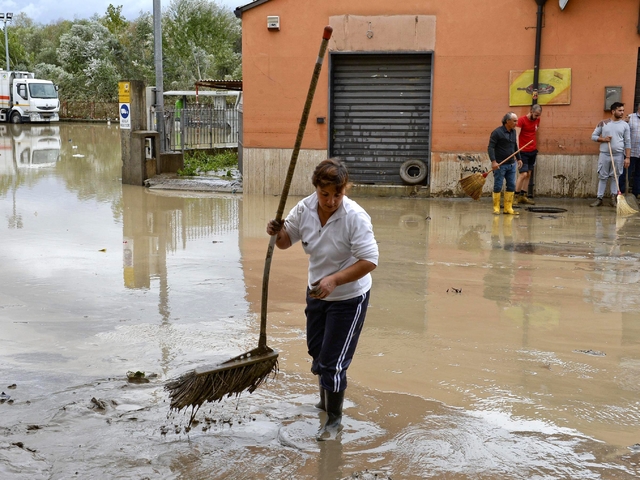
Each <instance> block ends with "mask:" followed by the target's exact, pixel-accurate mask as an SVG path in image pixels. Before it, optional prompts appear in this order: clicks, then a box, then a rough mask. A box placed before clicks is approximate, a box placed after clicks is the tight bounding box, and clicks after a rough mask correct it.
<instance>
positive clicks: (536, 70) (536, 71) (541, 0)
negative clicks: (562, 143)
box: [531, 0, 547, 105]
mask: <svg viewBox="0 0 640 480" xmlns="http://www.w3.org/2000/svg"><path fill="white" fill-rule="evenodd" d="M536 3H537V4H538V18H537V21H536V51H535V56H534V59H533V94H532V95H531V104H532V105H535V104H536V103H538V83H539V79H540V44H541V43H542V19H543V16H544V4H545V3H547V0H536Z"/></svg>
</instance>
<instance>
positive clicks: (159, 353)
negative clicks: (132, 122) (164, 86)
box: [0, 124, 640, 480]
mask: <svg viewBox="0 0 640 480" xmlns="http://www.w3.org/2000/svg"><path fill="white" fill-rule="evenodd" d="M59 127H60V155H59V159H58V160H57V162H55V164H54V165H49V166H47V167H41V168H31V167H29V168H26V167H25V168H18V166H17V161H16V159H15V158H12V159H11V162H9V163H7V164H4V163H3V164H2V168H3V173H2V175H0V187H1V188H2V190H0V198H2V200H3V201H2V202H0V218H2V219H3V222H1V223H0V229H1V230H2V235H0V264H1V265H2V275H1V276H0V331H1V332H2V334H1V335H0V346H1V347H2V348H0V377H2V378H5V379H7V385H9V384H11V383H16V384H17V388H15V389H13V390H11V391H10V392H9V393H10V394H11V395H12V398H15V400H16V402H15V404H13V405H8V404H6V403H5V404H0V430H1V431H2V432H4V434H5V436H6V438H7V442H5V446H0V455H2V454H4V453H5V452H6V451H9V450H11V451H12V452H13V454H15V455H16V456H14V457H10V458H18V457H17V454H18V453H20V454H21V455H24V456H22V457H19V459H18V460H15V461H14V460H11V459H10V460H9V461H8V463H9V464H10V465H11V466H16V468H18V467H25V466H26V467H29V466H31V467H34V468H35V466H36V465H35V462H34V460H33V457H32V456H31V455H30V454H29V453H28V450H26V448H32V449H34V450H37V451H38V452H39V457H38V458H39V459H40V460H41V462H39V463H42V464H43V466H42V471H43V472H46V474H48V475H51V472H55V473H54V475H57V476H62V477H68V476H73V475H74V474H75V472H77V471H78V468H79V467H78V465H81V466H82V468H83V469H84V470H82V473H79V474H78V475H83V476H84V477H86V478H90V477H96V478H97V477H99V476H100V474H101V473H102V474H103V476H104V472H105V471H108V472H109V475H111V476H119V477H122V478H143V477H146V476H153V475H156V476H160V477H163V478H173V477H175V476H180V475H181V474H182V475H183V476H185V477H189V478H195V477H202V478H219V477H221V476H226V477H228V478H257V477H260V476H261V475H262V476H265V475H267V476H269V478H321V479H323V480H324V479H330V480H333V479H335V478H344V477H347V476H349V475H352V474H354V472H356V471H360V472H362V471H364V470H365V469H366V468H374V467H375V468H376V470H379V471H382V472H388V473H389V476H391V477H392V478H396V477H398V478H426V477H428V476H434V475H435V476H439V477H443V478H444V477H446V478H468V477H469V476H474V475H475V476H476V477H477V476H482V477H483V478H523V477H527V478H533V477H540V478H542V477H545V478H551V477H553V478H560V477H563V475H564V476H565V477H566V476H570V477H571V478H599V477H600V476H602V475H604V474H605V473H610V472H613V474H615V475H617V477H619V478H625V479H626V478H634V477H636V478H637V473H638V472H637V470H638V467H637V465H638V464H640V461H639V459H638V454H632V455H630V454H629V449H628V447H629V446H631V445H633V444H635V443H637V442H638V438H637V425H638V422H640V406H639V405H638V403H637V396H638V393H639V392H640V387H638V382H637V376H638V374H640V358H639V356H638V349H637V347H638V345H639V344H640V304H638V303H637V301H636V298H637V295H636V292H635V290H637V283H638V281H639V280H638V279H637V276H636V275H637V271H638V265H639V263H638V259H639V258H640V218H634V217H631V218H629V219H626V220H625V221H624V222H621V221H618V219H617V218H616V215H615V210H606V209H603V210H601V211H598V212H594V209H590V208H589V207H588V206H586V204H585V205H584V206H583V205H582V204H583V203H584V202H580V201H576V202H571V201H568V200H558V201H556V200H553V204H554V205H557V206H565V207H567V208H568V209H569V212H567V214H565V215H558V216H555V217H549V216H547V217H544V216H542V215H535V214H529V213H527V212H523V215H521V217H520V218H511V217H507V216H504V215H500V216H494V215H492V214H491V207H490V205H489V204H488V203H487V202H486V201H484V200H481V201H480V202H471V201H468V200H452V199H428V200H424V199H389V198H358V199H357V200H358V202H359V203H360V204H361V205H363V207H364V208H365V209H366V210H367V211H368V212H369V213H370V215H371V216H372V219H373V225H374V229H375V232H376V238H377V240H378V242H379V247H380V252H381V264H380V266H379V267H378V268H377V269H376V271H375V272H374V292H373V294H372V303H371V305H370V309H369V313H368V316H367V322H366V325H365V329H364V331H363V335H362V337H361V341H360V345H359V352H358V354H357V355H356V358H355V360H354V363H353V365H352V367H350V368H351V369H352V378H353V385H352V386H350V391H349V392H348V403H347V404H346V405H345V430H344V431H343V437H342V438H343V441H342V443H339V444H325V445H318V444H317V443H316V442H315V440H314V439H313V433H315V431H316V430H317V428H318V425H319V420H318V412H317V410H316V409H314V408H313V403H314V402H315V397H316V395H317V391H316V387H315V384H314V381H313V378H312V375H311V374H310V372H309V366H308V363H307V362H306V359H307V358H308V356H307V352H306V345H305V341H304V315H303V310H304V286H305V283H306V277H307V263H306V262H307V257H306V256H305V255H304V253H303V252H302V250H301V249H300V248H293V249H291V250H289V251H287V252H279V251H276V252H275V254H274V259H273V263H272V270H271V284H270V286H271V288H270V291H269V309H268V310H269V319H268V335H269V339H270V341H269V343H270V344H271V345H273V346H274V348H277V349H278V350H279V351H280V352H281V356H280V360H281V371H280V374H279V376H278V377H277V379H276V381H274V382H272V383H269V384H267V385H265V386H264V388H263V387H261V388H260V389H258V390H257V391H256V392H254V394H252V395H250V396H249V395H246V396H242V397H240V399H236V398H232V399H226V400H225V402H222V403H220V404H214V405H212V406H210V408H207V409H204V408H203V409H202V412H201V414H202V417H201V420H202V421H201V423H200V426H199V428H198V429H197V430H196V429H194V430H192V432H191V433H190V434H189V436H187V435H185V434H184V433H179V428H174V425H173V421H174V420H173V419H172V420H170V421H169V420H167V418H166V414H167V404H166V395H165V392H164V391H163V389H162V385H163V381H164V380H165V379H166V378H167V377H168V376H173V375H175V374H177V373H180V372H182V371H184V370H187V369H190V368H192V367H193V366H195V365H201V364H206V363H209V361H211V360H213V359H214V355H221V356H223V358H224V359H227V358H230V357H231V356H232V355H235V354H237V353H240V352H242V351H246V350H248V349H249V348H251V347H253V346H254V344H255V342H256V341H257V322H256V321H255V320H256V319H255V314H257V312H258V311H259V309H260V286H261V279H262V272H263V266H264V257H265V252H266V248H267V243H268V239H267V237H266V235H265V232H264V226H265V224H266V221H267V220H268V219H269V218H271V217H272V216H273V214H274V212H275V211H276V209H277V203H278V198H277V197H262V196H249V195H245V196H243V197H240V196H233V195H228V196H224V195H215V194H211V195H208V194H201V195H200V194H192V193H182V194H180V193H178V194H176V193H174V194H168V193H162V192H154V191H149V190H147V189H145V188H142V187H134V186H125V187H123V186H122V185H121V182H120V174H121V160H120V152H119V144H120V137H119V131H118V130H117V128H114V127H111V128H109V127H107V126H106V125H68V124H60V126H59ZM7 132H8V131H7ZM8 133H10V132H8ZM11 138H13V137H10V138H9V137H8V139H7V141H8V142H9V144H11V141H12V140H11ZM11 145H13V144H11ZM74 147H76V148H74ZM11 148H13V146H12V147H11ZM3 152H4V151H3ZM12 155H13V153H12ZM0 158H2V161H3V162H4V160H5V159H4V156H3V157H0ZM7 172H8V173H7ZM296 200H297V199H296V198H292V199H290V202H289V205H288V207H287V208H290V207H291V206H293V204H294V203H295V201H296ZM546 201H549V202H551V200H549V199H547V200H546ZM556 202H557V203H556ZM453 287H455V288H456V291H454V290H452V288H453ZM457 290H459V292H457ZM589 349H592V350H594V351H602V352H604V353H605V355H604V356H592V355H588V354H585V353H584V352H585V351H586V352H588V351H589ZM580 350H582V352H580ZM131 369H136V370H137V369H139V370H144V371H147V372H156V373H159V374H160V378H158V379H157V380H154V381H152V382H151V383H150V384H147V385H128V384H127V383H126V378H125V372H126V371H127V370H131ZM94 398H95V399H96V400H100V399H103V400H105V404H106V405H107V408H106V409H104V410H102V411H96V410H95V406H96V403H95V402H92V399H94ZM427 399H429V400H427ZM27 400H28V401H29V402H30V403H27ZM112 401H113V402H112ZM98 403H100V402H98ZM449 406H451V407H449ZM207 417H208V419H207ZM229 418H231V419H232V420H233V421H231V420H229V421H227V420H228V419H229ZM105 420H106V421H105ZM214 420H216V422H214ZM175 422H176V423H179V419H176V420H175ZM25 425H38V426H39V428H38V429H34V430H26V428H25ZM212 425H213V427H212ZM288 425H291V426H292V427H291V429H292V434H295V433H296V431H300V432H301V434H300V438H302V439H303V440H304V441H305V442H307V443H305V445H309V446H310V448H309V449H297V448H291V447H290V446H286V445H283V444H281V443H280V442H279V440H278V438H279V437H278V431H279V430H280V429H281V428H283V427H285V428H286V427H287V426H288ZM298 425H301V427H300V429H299V430H296V428H297V426H298ZM161 427H169V428H168V430H165V433H164V434H162V433H161V432H160V428H161ZM204 427H207V429H205V428H204ZM308 431H309V432H310V433H307V432H308ZM61 432H62V434H61ZM96 433H98V434H97V435H96ZM296 438H297V437H296ZM17 442H23V444H24V446H25V449H21V448H19V447H18V446H16V445H15V443H17ZM9 445H10V446H9ZM79 445H82V448H79V447H78V446H79ZM88 451H89V452H94V453H97V454H96V455H90V456H87V453H86V452H88ZM16 452H18V453H16ZM625 455H626V456H625ZM62 456H64V457H65V458H69V460H68V461H67V462H66V463H65V462H59V461H57V460H56V459H59V458H61V457H62ZM3 458H5V457H3ZM114 459H116V461H114ZM585 459H586V460H585ZM26 467H25V468H26ZM25 471H26V470H25ZM88 472H90V473H88ZM264 472H269V473H264Z"/></svg>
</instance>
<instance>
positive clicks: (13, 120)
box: [11, 112, 22, 123]
mask: <svg viewBox="0 0 640 480" xmlns="http://www.w3.org/2000/svg"><path fill="white" fill-rule="evenodd" d="M11 123H22V116H21V115H20V114H19V113H18V112H13V113H12V114H11Z"/></svg>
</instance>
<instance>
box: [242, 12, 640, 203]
mask: <svg viewBox="0 0 640 480" xmlns="http://www.w3.org/2000/svg"><path fill="white" fill-rule="evenodd" d="M638 9H639V6H638V2H630V1H628V0H608V1H607V2H606V3H603V2H601V1H600V0H581V1H579V2H578V1H574V2H569V4H568V5H567V7H566V9H565V10H564V11H561V10H560V8H559V6H558V2H556V1H554V0H549V1H548V2H547V4H546V7H545V18H544V29H543V31H542V56H541V62H540V67H541V68H571V69H572V93H571V104H570V105H557V106H546V107H545V108H544V111H543V114H542V121H541V126H540V131H539V150H540V153H541V156H540V163H539V170H538V171H537V180H536V189H537V193H538V194H540V195H546V194H549V195H567V194H568V193H567V192H568V191H572V192H573V194H574V195H576V196H583V195H584V196H590V195H592V194H594V193H595V176H594V175H592V174H591V170H592V169H595V155H597V145H596V144H594V143H593V142H591V140H590V136H591V132H592V131H593V128H594V127H595V125H596V123H597V122H598V121H599V120H600V119H602V118H604V117H606V116H607V113H606V112H604V111H603V105H604V87H605V86H607V85H619V86H622V89H623V102H625V103H626V106H627V110H628V111H631V110H633V100H634V89H635V81H636V69H637V60H638V47H639V46H640V36H639V35H638V33H637V22H638ZM536 10H537V5H536V2H534V1H533V0H531V1H521V2H513V1H510V0H478V1H475V2H471V1H468V0H448V1H446V2H443V1H438V0H405V1H403V2H388V1H382V0H352V1H350V2H344V1H343V0H325V1H323V2H311V1H299V0H271V1H269V2H266V3H264V4H262V5H260V6H258V7H255V8H252V9H249V10H247V11H245V12H244V14H243V16H242V22H243V77H244V93H245V99H244V140H243V142H244V145H245V147H246V148H247V151H248V152H252V153H249V155H250V156H252V162H251V164H250V165H249V164H245V172H244V174H245V181H246V182H247V186H246V187H245V188H246V190H245V191H247V192H250V193H253V192H254V191H263V192H264V193H277V192H276V191H274V190H273V187H274V186H275V185H272V184H271V183H270V178H267V177H266V176H265V175H266V173H262V171H261V170H260V167H259V166H260V163H261V162H262V163H265V164H266V163H271V165H272V166H267V165H265V168H264V172H269V171H271V172H272V171H273V168H274V166H275V165H276V163H277V164H278V165H281V164H282V162H280V161H278V162H279V163H278V162H276V163H274V160H273V158H274V156H275V157H278V156H280V155H282V153H281V152H282V151H283V150H284V149H291V148H292V147H293V144H294V142H295V136H296V132H297V127H298V123H299V121H300V115H301V113H302V107H303V104H304V100H305V98H306V93H307V90H308V87H309V80H310V77H311V72H312V70H313V65H314V62H315V59H316V57H317V52H318V48H319V45H320V40H321V36H322V30H323V28H324V26H325V25H327V24H331V25H332V26H333V27H334V29H335V30H334V38H333V39H332V41H331V43H330V50H331V51H341V52H344V51H433V52H434V70H433V71H434V82H433V102H432V130H431V150H432V158H431V161H432V165H431V178H430V185H429V187H430V189H431V193H432V194H433V195H447V194H456V193H459V190H456V188H455V187H454V186H455V183H456V182H457V180H458V179H459V178H461V177H462V176H465V175H466V171H465V167H466V165H465V163H464V162H461V161H460V160H459V159H458V156H460V155H469V154H471V155H482V154H485V153H486V147H487V143H488V138H489V134H490V133H491V131H492V130H493V129H494V128H496V127H497V126H499V125H500V119H501V117H502V116H503V115H504V113H505V112H506V111H509V110H513V111H515V112H516V113H517V114H518V115H524V114H525V113H526V112H527V111H528V108H527V107H513V108H510V107H509V104H508V81H509V71H510V70H525V69H530V68H533V56H534V50H535V31H536V29H535V25H536ZM267 15H278V16H280V22H281V29H280V31H276V32H274V31H269V30H267V27H266V17H267ZM369 31H371V32H372V33H373V35H372V36H371V38H369V37H368V36H367V32H369ZM328 70H329V63H328V62H325V65H324V67H323V70H322V73H321V78H320V81H319V83H318V87H317V91H316V96H315V99H314V102H313V105H312V109H311V112H310V116H309V124H308V126H307V131H306V134H305V139H304V142H303V146H302V147H303V149H305V150H308V151H311V150H315V151H317V152H318V155H317V157H315V156H314V160H313V161H315V158H319V159H320V158H324V157H326V155H327V148H328V124H327V123H326V122H325V123H324V124H317V123H316V122H315V119H316V117H325V118H327V119H328V117H329V111H328V108H329V105H328V102H329V98H328V73H329V71H328ZM260 152H262V153H265V154H266V153H268V152H271V153H269V155H267V156H265V157H262V158H261V157H260V155H259V154H260ZM545 162H550V163H549V164H548V165H547V164H545ZM440 163H444V164H443V165H440ZM483 165H485V166H487V163H484V164H483ZM285 168H286V167H285ZM578 174H579V175H580V178H579V179H576V178H572V177H576V175H578ZM561 175H565V176H566V177H567V180H566V181H562V182H561V181H559V180H558V178H561V177H560V176H561ZM267 184H269V185H271V186H267ZM568 184H572V185H574V187H571V188H569V187H567V186H566V185H568ZM278 188H281V187H278ZM543 192H544V193H543Z"/></svg>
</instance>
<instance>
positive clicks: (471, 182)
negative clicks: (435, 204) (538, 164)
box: [458, 140, 533, 200]
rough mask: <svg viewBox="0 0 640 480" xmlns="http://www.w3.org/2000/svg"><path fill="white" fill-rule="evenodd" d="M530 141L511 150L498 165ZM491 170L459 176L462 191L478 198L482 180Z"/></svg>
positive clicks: (482, 185)
mask: <svg viewBox="0 0 640 480" xmlns="http://www.w3.org/2000/svg"><path fill="white" fill-rule="evenodd" d="M531 142H533V140H530V141H528V142H527V143H526V144H525V145H523V146H522V147H520V148H519V149H518V150H516V151H515V152H513V153H512V154H511V155H509V156H508V157H507V158H505V159H504V160H503V161H501V162H500V163H499V164H498V166H500V165H502V164H503V163H504V162H506V161H507V160H511V159H512V158H513V157H514V156H515V155H516V154H517V153H518V152H520V150H522V149H523V148H525V147H526V146H528V145H529V144H530V143H531ZM492 171H493V170H489V171H487V172H484V173H480V172H476V173H474V174H472V175H469V176H468V177H464V178H461V179H460V180H458V182H459V183H460V186H461V187H462V190H464V193H466V194H467V195H469V196H470V197H471V198H473V199H474V200H478V199H479V198H480V196H481V195H482V187H484V182H485V181H486V178H487V175H489V173H490V172H492Z"/></svg>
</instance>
